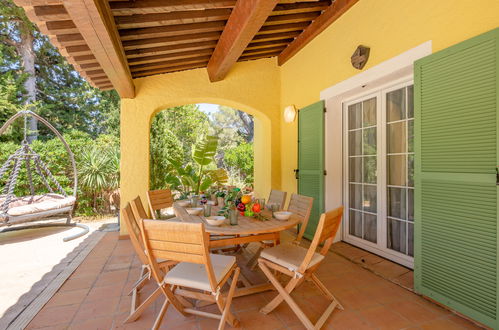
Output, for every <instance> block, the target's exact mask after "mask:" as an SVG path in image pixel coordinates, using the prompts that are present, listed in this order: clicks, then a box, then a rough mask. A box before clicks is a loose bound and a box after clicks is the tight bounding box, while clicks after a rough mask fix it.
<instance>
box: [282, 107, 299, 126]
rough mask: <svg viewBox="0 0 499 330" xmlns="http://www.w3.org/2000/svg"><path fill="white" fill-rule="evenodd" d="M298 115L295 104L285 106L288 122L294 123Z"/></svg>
mask: <svg viewBox="0 0 499 330" xmlns="http://www.w3.org/2000/svg"><path fill="white" fill-rule="evenodd" d="M295 117H296V107H295V106H294V105H288V106H287V107H286V108H284V121H285V122H286V123H292V122H293V121H294V120H295Z"/></svg>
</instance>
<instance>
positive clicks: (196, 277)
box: [165, 254, 236, 291]
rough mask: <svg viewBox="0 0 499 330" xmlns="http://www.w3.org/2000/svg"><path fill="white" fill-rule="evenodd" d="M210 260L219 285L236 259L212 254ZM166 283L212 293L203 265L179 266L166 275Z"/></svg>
mask: <svg viewBox="0 0 499 330" xmlns="http://www.w3.org/2000/svg"><path fill="white" fill-rule="evenodd" d="M210 258H211V264H212V266H213V273H215V281H216V282H217V284H218V283H220V281H221V280H222V279H223V278H224V277H225V275H227V273H228V272H229V270H230V269H231V267H232V266H233V265H234V264H235V263H236V257H233V256H225V255H220V254H210ZM165 283H168V284H173V285H179V286H185V287H188V288H193V289H198V290H203V291H212V289H211V285H210V280H209V279H208V273H207V272H206V269H205V267H204V265H202V264H193V263H190V262H181V263H179V264H177V265H176V266H175V267H173V268H172V269H171V270H170V271H169V272H168V273H167V274H166V276H165Z"/></svg>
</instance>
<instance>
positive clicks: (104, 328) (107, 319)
mask: <svg viewBox="0 0 499 330" xmlns="http://www.w3.org/2000/svg"><path fill="white" fill-rule="evenodd" d="M112 324H113V315H109V316H102V317H96V318H91V319H89V320H85V321H82V322H79V323H72V324H71V325H70V326H69V329H70V330H89V329H92V330H108V329H110V328H111V326H112Z"/></svg>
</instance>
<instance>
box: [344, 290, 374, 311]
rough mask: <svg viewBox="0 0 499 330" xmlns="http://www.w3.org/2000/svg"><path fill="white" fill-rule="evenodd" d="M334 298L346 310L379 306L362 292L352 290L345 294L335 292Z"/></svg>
mask: <svg viewBox="0 0 499 330" xmlns="http://www.w3.org/2000/svg"><path fill="white" fill-rule="evenodd" d="M336 298H338V300H339V302H340V303H341V304H342V305H343V307H345V308H346V309H353V310H357V309H365V308H368V307H374V306H379V302H377V301H376V300H374V299H372V298H369V297H368V296H367V295H366V294H365V293H364V292H362V291H359V290H357V289H352V290H349V291H345V292H337V293H336Z"/></svg>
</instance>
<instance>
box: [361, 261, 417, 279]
mask: <svg viewBox="0 0 499 330" xmlns="http://www.w3.org/2000/svg"><path fill="white" fill-rule="evenodd" d="M370 268H371V269H372V270H373V271H374V272H375V273H376V274H379V275H380V276H382V277H383V278H387V279H393V278H397V277H399V276H401V275H402V274H405V273H407V272H409V271H410V270H409V269H407V268H405V267H403V266H400V265H397V264H396V263H393V262H391V261H388V260H385V261H382V262H379V263H377V264H374V265H372V267H370Z"/></svg>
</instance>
